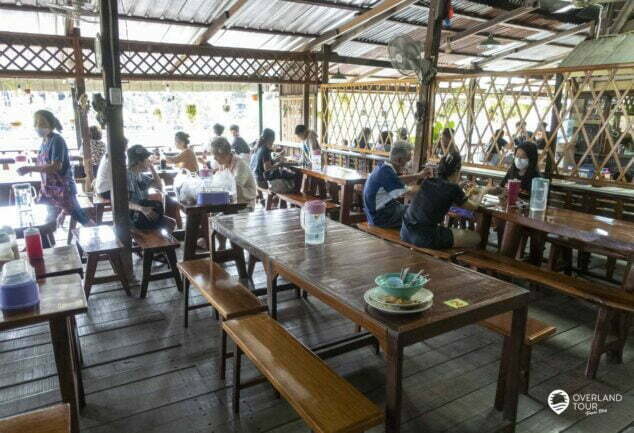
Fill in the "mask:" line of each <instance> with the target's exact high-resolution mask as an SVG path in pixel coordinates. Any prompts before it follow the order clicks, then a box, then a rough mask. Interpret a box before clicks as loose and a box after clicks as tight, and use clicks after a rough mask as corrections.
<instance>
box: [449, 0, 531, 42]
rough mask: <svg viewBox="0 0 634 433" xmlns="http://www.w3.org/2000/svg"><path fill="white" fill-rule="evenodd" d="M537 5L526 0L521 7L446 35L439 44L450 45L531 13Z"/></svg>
mask: <svg viewBox="0 0 634 433" xmlns="http://www.w3.org/2000/svg"><path fill="white" fill-rule="evenodd" d="M538 7H539V2H538V1H537V0H528V1H526V2H525V4H524V6H522V7H519V8H515V9H513V10H510V11H506V12H502V13H501V14H500V15H497V16H496V17H495V18H492V19H490V20H489V21H483V22H481V23H480V24H476V25H475V26H471V27H469V28H467V29H465V30H463V31H462V32H460V33H457V34H455V35H453V36H449V37H447V39H446V40H445V42H444V43H443V44H441V45H440V47H441V48H443V47H447V46H451V44H452V43H456V42H458V41H461V40H463V39H466V38H468V37H470V36H473V35H476V34H478V33H480V32H484V31H487V30H489V29H491V28H493V27H495V26H497V25H499V24H503V23H505V22H507V21H510V20H513V19H515V18H519V17H521V16H524V15H526V14H528V13H531V12H533V11H534V10H536V9H537V8H538Z"/></svg>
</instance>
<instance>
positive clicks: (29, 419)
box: [0, 403, 70, 433]
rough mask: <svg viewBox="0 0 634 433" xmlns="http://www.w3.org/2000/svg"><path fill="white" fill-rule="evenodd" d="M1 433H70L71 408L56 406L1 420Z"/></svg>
mask: <svg viewBox="0 0 634 433" xmlns="http://www.w3.org/2000/svg"><path fill="white" fill-rule="evenodd" d="M0 433H70V406H69V405H68V404H67V403H66V404H56V405H55V406H49V407H45V408H43V409H36V410H32V411H30V412H26V413H22V414H20V415H15V416H11V417H8V418H3V419H0Z"/></svg>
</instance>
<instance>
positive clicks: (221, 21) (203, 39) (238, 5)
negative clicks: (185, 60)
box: [195, 0, 249, 45]
mask: <svg viewBox="0 0 634 433" xmlns="http://www.w3.org/2000/svg"><path fill="white" fill-rule="evenodd" d="M248 1H249V0H236V2H235V3H234V4H233V5H231V7H230V8H229V9H227V10H226V11H224V12H223V13H221V14H220V15H219V16H217V17H216V18H214V20H213V21H212V22H211V23H209V27H208V28H207V30H205V31H204V32H202V34H201V35H200V36H198V38H196V42H195V44H196V45H203V44H206V43H207V41H208V40H209V39H211V38H212V36H214V35H215V34H216V33H218V32H219V31H220V30H222V28H223V26H224V25H225V24H226V23H227V21H229V19H230V18H231V17H233V16H234V15H235V14H236V13H237V12H238V11H239V10H240V9H242V7H243V6H244V5H245V4H247V2H248Z"/></svg>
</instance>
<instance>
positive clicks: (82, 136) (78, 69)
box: [70, 28, 93, 191]
mask: <svg viewBox="0 0 634 433" xmlns="http://www.w3.org/2000/svg"><path fill="white" fill-rule="evenodd" d="M70 36H72V38H73V55H74V62H75V84H74V86H73V92H72V96H73V111H74V114H75V132H76V134H77V145H78V146H81V151H82V157H83V160H84V171H85V172H86V183H85V185H84V191H90V190H91V189H92V179H93V176H92V152H91V148H90V130H89V129H88V116H87V115H86V110H84V109H82V108H81V106H80V105H79V102H80V101H79V98H81V96H82V95H84V94H85V93H86V81H85V80H84V63H83V59H82V53H81V45H80V44H79V38H80V37H81V33H80V31H79V28H73V29H71V30H70Z"/></svg>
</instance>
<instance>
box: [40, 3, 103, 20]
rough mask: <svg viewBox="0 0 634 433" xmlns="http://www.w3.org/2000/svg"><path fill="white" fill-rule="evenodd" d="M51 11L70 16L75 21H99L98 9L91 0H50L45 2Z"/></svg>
mask: <svg viewBox="0 0 634 433" xmlns="http://www.w3.org/2000/svg"><path fill="white" fill-rule="evenodd" d="M47 6H48V8H49V9H50V10H51V12H53V13H55V14H58V15H63V16H65V17H67V18H71V19H72V20H74V21H75V22H78V21H84V22H87V23H97V22H99V9H98V5H97V3H94V4H93V2H92V0H51V1H49V2H48V4H47Z"/></svg>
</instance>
